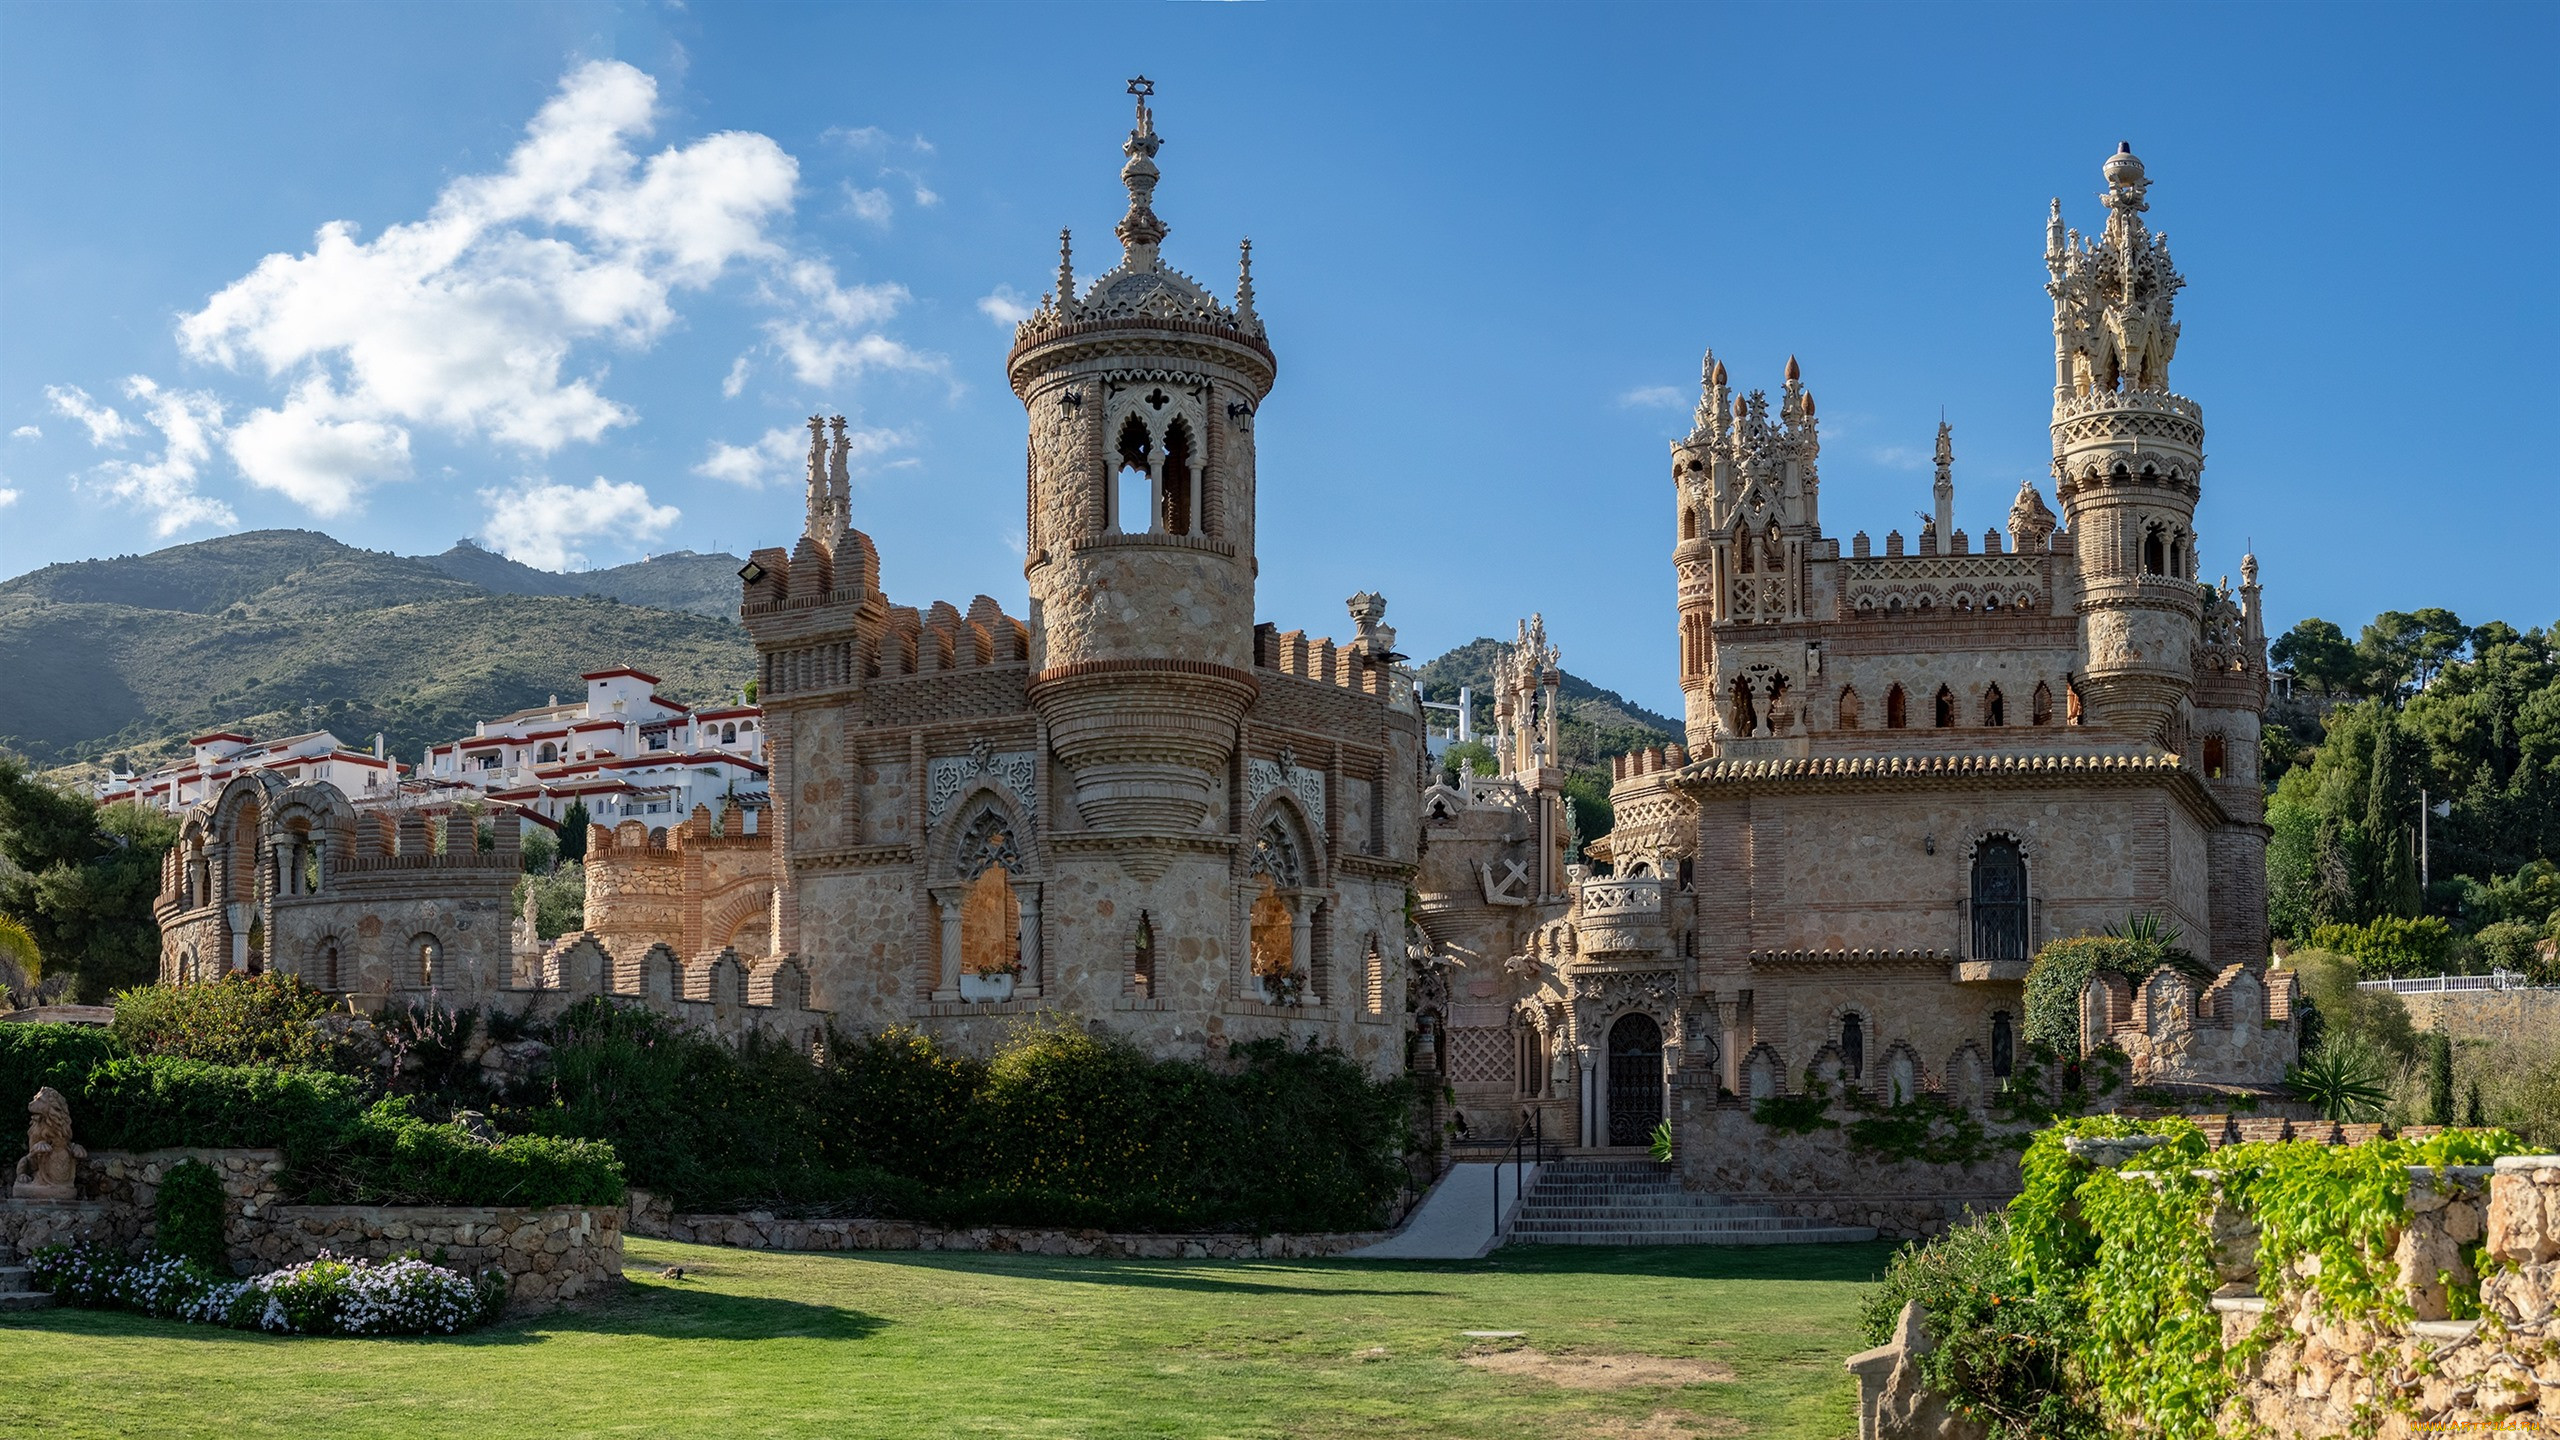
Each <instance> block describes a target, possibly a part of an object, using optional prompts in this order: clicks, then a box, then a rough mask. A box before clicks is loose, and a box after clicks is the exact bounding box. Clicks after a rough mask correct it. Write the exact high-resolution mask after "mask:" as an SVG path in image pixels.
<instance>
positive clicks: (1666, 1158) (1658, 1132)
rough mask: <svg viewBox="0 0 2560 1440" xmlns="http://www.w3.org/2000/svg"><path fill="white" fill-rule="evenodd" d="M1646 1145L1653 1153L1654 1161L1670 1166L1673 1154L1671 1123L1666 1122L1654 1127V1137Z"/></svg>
mask: <svg viewBox="0 0 2560 1440" xmlns="http://www.w3.org/2000/svg"><path fill="white" fill-rule="evenodd" d="M1646 1145H1647V1146H1648V1148H1650V1149H1651V1150H1652V1151H1653V1158H1654V1159H1656V1160H1658V1161H1660V1162H1661V1163H1663V1164H1665V1165H1668V1164H1670V1163H1671V1153H1672V1149H1671V1122H1670V1121H1668V1120H1665V1121H1663V1122H1662V1123H1661V1124H1659V1125H1656V1126H1654V1127H1653V1135H1652V1137H1651V1138H1650V1139H1649V1140H1647V1141H1646Z"/></svg>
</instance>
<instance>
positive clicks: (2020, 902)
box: [1972, 835, 2027, 960]
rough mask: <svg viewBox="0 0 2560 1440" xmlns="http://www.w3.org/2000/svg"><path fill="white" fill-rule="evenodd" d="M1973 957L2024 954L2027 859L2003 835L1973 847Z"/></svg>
mask: <svg viewBox="0 0 2560 1440" xmlns="http://www.w3.org/2000/svg"><path fill="white" fill-rule="evenodd" d="M1972 896H1973V901H1972V910H1973V958H1974V959H1976V960H2024V959H2026V958H2027V860H2026V856H2025V855H2024V854H2023V853H2022V852H2021V851H2020V850H2019V849H2018V842H2017V841H2015V840H2012V839H2010V838H2009V837H2008V836H2006V835H1991V836H1986V837H1984V839H1983V841H1982V843H1981V844H1979V845H1976V846H1975V847H1974V850H1973V891H1972Z"/></svg>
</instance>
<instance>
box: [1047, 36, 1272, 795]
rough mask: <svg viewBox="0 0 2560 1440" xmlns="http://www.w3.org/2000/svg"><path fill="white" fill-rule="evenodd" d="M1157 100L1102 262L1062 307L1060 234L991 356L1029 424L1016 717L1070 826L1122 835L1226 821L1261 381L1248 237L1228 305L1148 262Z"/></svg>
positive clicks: (1262, 358) (1132, 146) (1249, 612)
mask: <svg viewBox="0 0 2560 1440" xmlns="http://www.w3.org/2000/svg"><path fill="white" fill-rule="evenodd" d="M1154 90H1155V87H1154V85H1153V84H1152V83H1151V82H1149V81H1148V80H1147V79H1146V78H1145V77H1143V76H1141V77H1139V78H1138V79H1136V80H1133V81H1131V82H1130V83H1129V93H1130V94H1132V95H1133V96H1136V97H1137V121H1136V124H1135V126H1134V128H1132V129H1131V130H1130V132H1129V138H1128V140H1127V141H1126V143H1124V144H1123V145H1122V146H1121V152H1122V154H1123V155H1124V156H1125V157H1126V163H1125V164H1123V165H1122V166H1121V169H1120V179H1121V182H1122V183H1123V184H1124V185H1125V186H1127V188H1128V192H1129V208H1128V213H1127V214H1126V215H1124V216H1123V217H1122V218H1121V221H1120V223H1119V225H1118V227H1117V229H1116V234H1117V235H1118V238H1119V240H1120V247H1121V251H1120V259H1119V263H1118V264H1117V265H1115V266H1114V267H1112V268H1111V269H1110V270H1109V271H1108V272H1106V273H1105V274H1104V275H1103V276H1102V277H1101V278H1100V279H1098V280H1095V281H1094V282H1093V283H1092V284H1091V285H1090V286H1088V287H1086V288H1085V289H1084V290H1083V291H1082V292H1081V293H1079V292H1078V289H1077V283H1076V276H1075V261H1074V253H1073V250H1072V249H1071V248H1070V241H1069V237H1068V236H1067V235H1066V234H1065V233H1064V232H1061V233H1060V235H1059V246H1058V279H1057V288H1056V290H1055V291H1054V292H1053V293H1051V294H1049V295H1047V296H1045V297H1043V298H1042V300H1041V304H1040V308H1039V309H1038V310H1036V311H1034V312H1033V313H1032V315H1031V317H1030V318H1029V319H1027V320H1025V321H1023V322H1022V324H1021V325H1020V326H1019V327H1017V328H1016V330H1015V333H1014V345H1013V351H1012V353H1011V355H1010V356H1009V357H1008V358H1007V361H1006V371H1007V374H1008V375H1009V377H1010V378H1011V380H1012V384H1013V391H1014V394H1015V395H1016V396H1017V397H1018V398H1019V399H1020V400H1021V401H1022V405H1023V408H1024V409H1025V410H1026V411H1028V412H1029V415H1030V427H1031V437H1030V454H1029V457H1028V484H1029V490H1030V494H1029V509H1028V514H1027V517H1026V519H1027V524H1026V532H1027V536H1026V543H1025V546H1024V550H1025V557H1026V560H1025V565H1024V575H1025V577H1026V578H1027V579H1028V580H1029V582H1030V590H1031V670H1032V678H1031V701H1032V704H1033V706H1034V708H1035V709H1037V710H1038V712H1039V713H1040V716H1041V718H1042V719H1043V720H1044V721H1045V722H1047V724H1048V726H1049V732H1050V743H1051V746H1052V748H1053V749H1054V750H1055V751H1056V753H1057V757H1058V759H1059V761H1060V762H1061V763H1062V764H1063V765H1064V766H1065V767H1066V769H1067V771H1068V772H1069V775H1070V777H1071V783H1072V785H1073V792H1074V799H1075V807H1076V811H1077V814H1078V817H1079V818H1080V819H1082V820H1083V822H1084V823H1085V824H1086V825H1087V826H1088V827H1090V828H1093V829H1097V830H1105V831H1119V832H1124V833H1174V832H1187V831H1196V830H1199V829H1200V828H1202V826H1203V824H1204V822H1206V823H1212V824H1223V823H1224V821H1225V816H1224V815H1223V814H1220V815H1215V816H1213V815H1211V813H1210V811H1211V802H1212V799H1213V796H1214V794H1215V787H1216V784H1217V782H1218V781H1219V780H1220V779H1221V778H1222V777H1224V776H1225V775H1226V773H1227V769H1228V762H1229V760H1230V758H1231V756H1232V754H1233V751H1234V748H1235V738H1236V726H1237V723H1238V722H1239V721H1240V720H1241V719H1242V718H1243V716H1244V713H1245V710H1246V708H1247V707H1248V706H1250V705H1251V704H1252V702H1253V699H1254V696H1255V694H1256V693H1257V685H1256V682H1255V680H1254V678H1253V665H1254V652H1253V644H1254V641H1253V635H1254V618H1253V616H1254V612H1253V582H1254V570H1255V560H1254V548H1253V517H1254V464H1253V457H1254V451H1253V445H1254V437H1253V426H1254V417H1255V415H1256V413H1257V412H1258V411H1260V409H1261V408H1262V400H1263V397H1264V396H1265V395H1267V394H1269V393H1270V390H1271V385H1272V381H1273V379H1274V377H1275V375H1276V372H1277V362H1276V361H1275V360H1274V359H1273V356H1272V353H1271V346H1270V343H1269V341H1268V339H1267V338H1266V337H1265V335H1264V332H1263V326H1262V321H1261V318H1260V317H1259V316H1257V315H1256V314H1255V313H1254V309H1253V270H1252V265H1253V245H1252V242H1251V241H1246V242H1245V244H1244V247H1243V251H1242V255H1241V258H1240V260H1239V262H1238V267H1237V280H1236V294H1235V302H1234V303H1233V304H1232V305H1229V304H1226V303H1223V302H1221V301H1220V300H1219V299H1218V298H1217V297H1216V296H1215V295H1213V294H1211V293H1210V292H1209V291H1208V290H1207V289H1205V288H1204V287H1202V286H1201V285H1200V284H1199V283H1198V282H1197V281H1194V280H1193V279H1191V278H1190V277H1189V276H1187V275H1184V274H1182V273H1181V272H1179V271H1177V270H1174V269H1172V268H1170V267H1169V266H1167V265H1166V264H1165V262H1164V258H1163V255H1162V254H1161V250H1160V247H1161V246H1162V244H1163V242H1164V238H1165V236H1166V234H1167V233H1168V232H1169V227H1168V226H1167V225H1166V224H1165V223H1164V222H1163V221H1162V220H1160V219H1158V218H1157V217H1156V213H1155V190H1156V184H1157V182H1158V180H1159V179H1160V178H1161V174H1162V172H1161V171H1159V170H1158V169H1157V167H1156V155H1157V152H1158V151H1159V150H1160V149H1161V148H1162V147H1163V144H1164V140H1163V137H1161V136H1160V135H1158V134H1157V133H1156V128H1155V115H1154V112H1153V110H1152V109H1150V107H1149V106H1148V104H1147V100H1148V97H1149V96H1151V95H1152V94H1153V93H1154Z"/></svg>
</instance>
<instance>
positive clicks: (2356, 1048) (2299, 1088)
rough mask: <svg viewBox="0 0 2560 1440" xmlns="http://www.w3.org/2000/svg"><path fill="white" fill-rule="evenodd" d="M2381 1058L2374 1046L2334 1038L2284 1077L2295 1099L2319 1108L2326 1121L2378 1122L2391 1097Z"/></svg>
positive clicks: (2342, 1037) (2336, 1036)
mask: <svg viewBox="0 0 2560 1440" xmlns="http://www.w3.org/2000/svg"><path fill="white" fill-rule="evenodd" d="M2385 1079H2386V1077H2385V1075H2384V1073H2383V1064H2382V1056H2381V1055H2380V1054H2379V1053H2377V1052H2376V1051H2375V1050H2374V1049H2373V1047H2372V1046H2370V1045H2367V1044H2365V1043H2364V1042H2362V1041H2360V1040H2352V1039H2349V1038H2347V1037H2346V1036H2343V1035H2331V1036H2330V1037H2329V1038H2327V1039H2325V1040H2323V1041H2321V1042H2320V1047H2319V1048H2318V1049H2316V1050H2314V1051H2312V1052H2311V1053H2310V1054H2309V1055H2306V1056H2304V1057H2303V1059H2302V1063H2301V1064H2299V1065H2296V1066H2294V1067H2293V1069H2292V1070H2290V1071H2288V1072H2287V1073H2286V1075H2285V1084H2287V1085H2288V1086H2290V1087H2292V1090H2293V1093H2294V1096H2295V1098H2297V1099H2300V1100H2304V1101H2307V1102H2309V1103H2310V1104H2313V1105H2316V1106H2318V1107H2319V1109H2320V1116H2321V1118H2322V1119H2324V1120H2340V1121H2347V1122H2350V1123H2352V1122H2355V1121H2359V1120H2379V1119H2381V1118H2382V1107H2383V1105H2384V1103H2385V1102H2387V1101H2388V1100H2389V1099H2390V1098H2391V1097H2390V1092H2389V1091H2387V1090H2385V1089H2384V1088H2383V1086H2384V1082H2385Z"/></svg>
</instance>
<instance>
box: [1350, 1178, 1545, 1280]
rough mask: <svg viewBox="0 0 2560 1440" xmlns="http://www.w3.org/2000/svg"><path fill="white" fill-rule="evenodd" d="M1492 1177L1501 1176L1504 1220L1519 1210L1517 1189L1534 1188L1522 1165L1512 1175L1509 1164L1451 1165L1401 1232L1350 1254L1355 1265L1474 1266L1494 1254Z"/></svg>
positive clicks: (1493, 1184)
mask: <svg viewBox="0 0 2560 1440" xmlns="http://www.w3.org/2000/svg"><path fill="white" fill-rule="evenodd" d="M1497 1172H1498V1173H1499V1175H1500V1184H1501V1195H1502V1210H1503V1213H1504V1214H1505V1215H1509V1214H1510V1213H1511V1212H1512V1211H1515V1210H1517V1209H1519V1208H1520V1186H1521V1182H1522V1179H1523V1177H1524V1176H1525V1178H1526V1180H1527V1182H1528V1183H1529V1184H1532V1185H1534V1184H1536V1183H1537V1180H1538V1167H1537V1166H1535V1165H1524V1166H1522V1167H1520V1169H1519V1170H1518V1171H1514V1170H1513V1168H1512V1167H1511V1166H1510V1165H1508V1164H1502V1165H1493V1164H1487V1163H1482V1162H1471V1163H1468V1164H1462V1165H1452V1166H1450V1167H1449V1173H1448V1174H1446V1175H1443V1176H1441V1177H1440V1183H1439V1184H1437V1185H1434V1186H1432V1187H1431V1193H1430V1194H1428V1195H1425V1196H1423V1197H1422V1203H1421V1204H1419V1205H1416V1206H1415V1207H1413V1213H1412V1214H1411V1215H1409V1216H1407V1217H1406V1218H1405V1222H1404V1228H1403V1229H1401V1230H1398V1231H1397V1232H1396V1233H1395V1234H1393V1235H1390V1236H1388V1237H1387V1238H1386V1239H1384V1240H1381V1241H1379V1242H1378V1243H1377V1244H1375V1245H1369V1246H1364V1247H1363V1248H1361V1249H1358V1250H1353V1251H1351V1252H1349V1258H1351V1259H1354V1260H1473V1259H1475V1258H1476V1257H1477V1256H1479V1255H1482V1254H1484V1253H1486V1252H1487V1251H1489V1250H1491V1249H1492V1248H1493V1241H1494V1225H1493V1203H1494V1186H1495V1177H1496V1174H1497Z"/></svg>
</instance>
